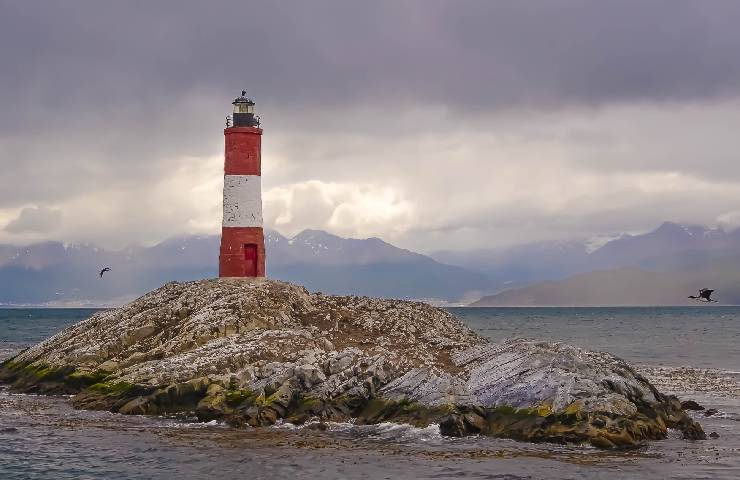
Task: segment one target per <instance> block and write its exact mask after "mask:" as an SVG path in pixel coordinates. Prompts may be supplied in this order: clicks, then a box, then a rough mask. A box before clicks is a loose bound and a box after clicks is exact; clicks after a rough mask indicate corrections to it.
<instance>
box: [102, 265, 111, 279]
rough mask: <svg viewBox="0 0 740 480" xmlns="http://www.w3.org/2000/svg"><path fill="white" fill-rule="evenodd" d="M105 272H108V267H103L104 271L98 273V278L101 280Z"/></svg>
mask: <svg viewBox="0 0 740 480" xmlns="http://www.w3.org/2000/svg"><path fill="white" fill-rule="evenodd" d="M105 272H110V267H105V268H104V269H102V270H101V271H100V278H103V274H104V273H105Z"/></svg>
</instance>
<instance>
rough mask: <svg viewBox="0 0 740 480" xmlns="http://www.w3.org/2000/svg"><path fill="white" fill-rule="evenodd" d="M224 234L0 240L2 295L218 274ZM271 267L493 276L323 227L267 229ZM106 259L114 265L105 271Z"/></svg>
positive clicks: (403, 275)
mask: <svg viewBox="0 0 740 480" xmlns="http://www.w3.org/2000/svg"><path fill="white" fill-rule="evenodd" d="M219 241H220V239H219V237H218V236H216V235H213V236H185V237H176V238H171V239H168V240H165V241H164V242H162V243H159V244H157V245H154V246H152V247H148V248H145V247H129V248H126V249H123V250H120V251H109V250H105V249H101V248H98V247H96V246H94V245H90V244H72V245H64V244H62V243H57V242H46V243H40V244H35V245H29V246H24V247H11V246H7V245H0V303H2V304H42V303H50V302H51V303H53V304H62V305H66V304H80V303H85V302H90V303H93V304H111V303H112V304H115V303H120V302H121V301H123V300H125V299H130V298H132V297H135V296H137V295H139V294H142V293H144V292H146V291H148V290H150V289H152V288H156V287H157V286H159V285H161V284H162V283H164V282H167V281H171V280H192V279H197V278H206V277H214V276H216V275H217V266H218V248H219ZM265 247H266V249H267V274H268V276H270V277H272V278H277V279H283V280H288V281H292V282H296V283H300V284H303V285H305V286H306V287H307V288H309V289H311V290H320V291H324V292H327V293H337V294H362V295H375V296H394V297H407V298H436V299H442V300H446V301H452V300H457V299H459V298H461V297H463V296H465V295H466V294H468V293H470V294H471V295H472V294H474V293H475V292H477V291H480V289H481V288H483V289H484V290H483V292H485V291H486V289H487V286H488V285H489V283H490V281H489V279H488V278H487V277H486V276H485V275H482V274H479V273H473V272H469V271H467V270H465V269H463V268H460V267H456V266H449V265H444V264H441V263H439V262H437V261H435V260H432V259H431V258H429V257H426V256H424V255H420V254H418V253H414V252H411V251H408V250H404V249H400V248H397V247H395V246H393V245H391V244H389V243H386V242H384V241H382V240H380V239H378V238H369V239H347V238H342V237H338V236H336V235H331V234H329V233H327V232H323V231H319V230H306V231H304V232H301V233H300V234H298V235H296V236H295V237H293V238H287V237H285V236H283V235H281V234H279V233H277V232H274V231H268V232H266V235H265ZM103 266H109V267H111V269H112V271H111V272H110V273H108V274H106V275H105V278H103V279H101V278H100V277H99V276H98V271H99V269H100V268H102V267H103Z"/></svg>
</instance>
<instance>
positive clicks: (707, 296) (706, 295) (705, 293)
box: [689, 288, 717, 303]
mask: <svg viewBox="0 0 740 480" xmlns="http://www.w3.org/2000/svg"><path fill="white" fill-rule="evenodd" d="M712 293H714V290H712V289H711V288H702V289H701V290H699V295H698V296H696V295H689V298H691V299H694V300H699V301H700V302H707V303H709V302H716V301H717V300H712Z"/></svg>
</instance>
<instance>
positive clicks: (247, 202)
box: [218, 91, 265, 277]
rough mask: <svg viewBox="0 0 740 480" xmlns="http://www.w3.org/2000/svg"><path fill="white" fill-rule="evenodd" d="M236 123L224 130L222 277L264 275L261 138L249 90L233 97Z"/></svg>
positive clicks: (219, 263)
mask: <svg viewBox="0 0 740 480" xmlns="http://www.w3.org/2000/svg"><path fill="white" fill-rule="evenodd" d="M233 105H234V114H233V125H229V124H228V123H227V125H226V129H225V130H224V140H225V144H226V153H225V162H224V218H223V223H222V228H221V250H220V252H219V258H218V276H219V277H264V276H265V237H264V234H263V232H262V188H261V178H260V173H261V165H260V164H261V160H260V151H261V139H262V129H261V128H259V119H258V117H255V116H254V102H253V101H252V100H251V99H250V98H247V97H246V92H245V91H242V95H241V96H240V97H239V98H237V99H236V100H234V102H233Z"/></svg>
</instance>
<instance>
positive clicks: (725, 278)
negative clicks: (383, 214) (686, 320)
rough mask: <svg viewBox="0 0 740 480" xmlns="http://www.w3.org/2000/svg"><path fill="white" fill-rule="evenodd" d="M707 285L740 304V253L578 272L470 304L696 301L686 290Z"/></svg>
mask: <svg viewBox="0 0 740 480" xmlns="http://www.w3.org/2000/svg"><path fill="white" fill-rule="evenodd" d="M705 287H706V288H712V289H714V290H716V292H715V294H714V295H713V297H714V298H715V299H716V300H718V301H719V303H717V304H716V305H721V304H725V305H739V304H740V256H735V257H727V258H722V259H718V260H714V261H711V262H709V263H708V264H706V265H704V266H702V267H701V268H696V269H683V270H675V271H646V270H642V269H640V268H636V267H628V268H619V269H615V270H605V271H594V272H588V273H580V274H577V275H574V276H572V277H569V278H566V279H563V280H552V281H546V282H541V283H536V284H534V285H531V286H528V287H522V288H515V289H511V290H506V291H504V292H501V293H498V294H495V295H489V296H485V297H483V298H481V299H480V300H478V301H477V302H474V303H472V304H471V306H476V307H485V306H625V305H629V306H652V305H697V304H699V303H697V302H696V301H694V300H691V299H688V298H687V296H688V295H692V294H693V295H696V294H697V293H696V292H698V291H699V289H700V288H705ZM713 305H715V304H713Z"/></svg>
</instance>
